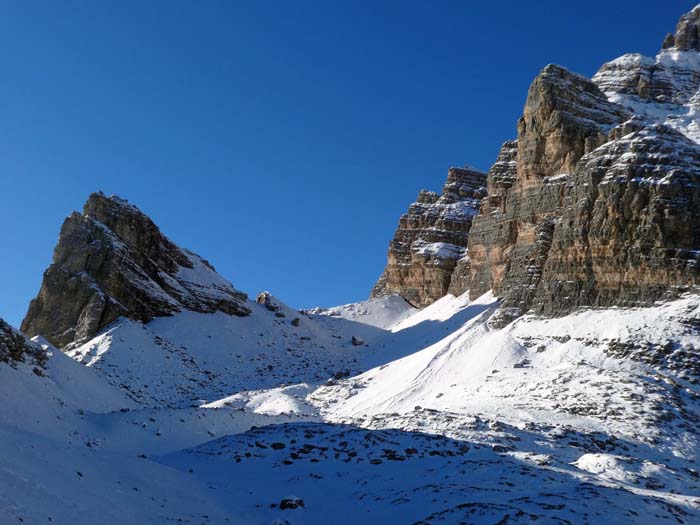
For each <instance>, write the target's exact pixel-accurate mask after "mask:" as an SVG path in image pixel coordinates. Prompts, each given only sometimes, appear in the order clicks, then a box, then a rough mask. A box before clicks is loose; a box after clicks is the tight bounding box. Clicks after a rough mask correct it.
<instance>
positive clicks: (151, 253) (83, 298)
mask: <svg viewBox="0 0 700 525" xmlns="http://www.w3.org/2000/svg"><path fill="white" fill-rule="evenodd" d="M245 300H246V296H245V294H243V293H241V292H238V291H237V290H235V289H234V288H233V286H231V284H230V283H229V282H228V281H226V280H225V279H223V278H222V277H221V276H219V275H218V274H217V273H216V271H215V270H214V268H213V267H212V266H211V265H210V264H209V263H208V262H207V261H206V260H204V259H202V258H201V257H199V256H198V255H196V254H194V253H192V252H190V251H187V250H184V249H182V248H179V247H177V246H176V245H175V244H173V243H172V242H171V241H170V240H169V239H168V238H167V237H165V236H164V235H163V234H162V233H161V231H160V230H159V229H158V227H157V226H156V225H155V224H154V223H153V221H152V220H151V219H149V218H148V217H147V216H146V215H145V214H143V213H142V212H141V211H140V210H139V209H138V208H136V207H135V206H133V205H131V204H129V203H128V202H127V201H125V200H122V199H120V198H118V197H114V196H112V197H107V196H105V195H103V194H102V193H94V194H92V195H90V197H89V199H88V201H87V202H86V204H85V207H84V209H83V213H82V214H81V213H77V212H74V213H73V214H72V215H70V216H69V217H68V218H67V219H66V220H65V222H64V223H63V226H62V228H61V233H60V236H59V240H58V244H57V245H56V248H55V250H54V257H53V262H52V264H51V266H50V267H49V268H48V269H47V270H46V272H45V273H44V279H43V282H42V285H41V289H40V290H39V294H38V295H37V297H36V298H35V299H34V300H32V302H31V304H30V306H29V311H28V312H27V315H26V317H25V319H24V321H23V322H22V331H23V332H24V333H26V334H28V335H30V336H34V335H41V336H43V337H45V338H46V339H47V340H48V341H49V342H51V343H52V344H54V345H55V346H59V347H63V346H66V345H70V344H72V343H78V342H81V341H84V340H87V339H89V338H91V337H93V336H94V335H96V334H97V333H99V331H100V330H102V329H103V328H104V327H105V326H107V325H108V324H110V323H111V322H113V321H114V320H116V319H117V318H119V317H120V316H124V317H128V318H130V319H135V320H139V321H144V322H145V321H149V320H151V319H153V318H154V317H161V316H168V315H172V314H173V313H175V312H178V311H181V310H185V309H186V310H193V311H197V312H215V311H222V312H225V313H228V314H231V315H239V316H240V315H247V314H249V313H250V310H249V309H248V308H247V307H246V305H245Z"/></svg>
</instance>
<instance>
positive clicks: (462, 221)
mask: <svg viewBox="0 0 700 525" xmlns="http://www.w3.org/2000/svg"><path fill="white" fill-rule="evenodd" d="M485 185H486V175H485V174H484V173H481V172H478V171H475V170H473V169H470V168H450V170H449V171H448V175H447V182H446V183H445V185H444V187H443V191H442V195H438V194H437V193H435V192H429V191H425V190H423V191H421V192H420V194H419V195H418V199H417V200H416V202H414V203H413V204H411V206H410V207H409V209H408V212H407V213H406V214H405V215H403V216H402V217H401V219H400V221H399V227H398V229H397V230H396V233H395V234H394V239H393V240H392V241H391V243H390V245H389V255H388V262H387V265H386V268H385V270H384V273H383V274H382V276H381V277H380V278H379V281H377V283H376V285H375V286H374V288H373V290H372V294H371V296H372V297H378V296H384V295H391V294H398V295H400V296H401V297H403V298H404V299H405V300H406V301H408V302H409V303H411V304H412V305H414V306H419V307H422V306H427V305H428V304H430V303H432V302H433V301H435V300H437V299H439V298H440V297H442V296H443V295H445V294H446V293H447V292H448V290H449V289H450V288H451V281H452V275H453V272H454V270H455V268H456V267H457V266H458V262H459V265H460V268H461V270H460V272H461V273H462V275H464V274H465V271H464V269H463V268H464V266H465V265H468V261H467V260H466V259H465V257H466V247H467V240H468V237H469V229H470V227H471V223H472V219H473V217H474V216H475V215H476V214H477V212H478V208H479V203H480V201H481V199H482V198H483V197H484V195H485V194H486V189H485ZM460 261H461V262H460ZM463 286H464V281H463V280H462V281H461V282H460V281H459V280H458V279H457V280H455V284H454V287H453V289H457V288H460V287H463Z"/></svg>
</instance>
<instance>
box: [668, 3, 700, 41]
mask: <svg viewBox="0 0 700 525" xmlns="http://www.w3.org/2000/svg"><path fill="white" fill-rule="evenodd" d="M663 48H664V49H669V48H675V49H679V50H681V51H700V6H697V7H695V8H693V10H692V11H690V12H689V13H686V14H685V15H683V16H682V17H681V19H680V20H679V21H678V24H677V25H676V32H675V34H673V35H672V34H670V33H669V34H668V35H666V38H665V39H664V44H663Z"/></svg>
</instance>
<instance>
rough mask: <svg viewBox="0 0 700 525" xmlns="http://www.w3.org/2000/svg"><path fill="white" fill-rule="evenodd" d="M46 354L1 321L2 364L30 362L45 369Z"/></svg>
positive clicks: (0, 352) (0, 354) (0, 360)
mask: <svg viewBox="0 0 700 525" xmlns="http://www.w3.org/2000/svg"><path fill="white" fill-rule="evenodd" d="M46 359H47V356H46V352H44V350H43V349H42V348H41V347H40V346H39V345H36V344H34V343H32V342H31V341H29V340H28V339H27V338H26V337H24V336H23V335H22V334H20V333H19V332H17V331H16V330H15V329H13V328H12V327H11V326H10V325H8V324H7V323H6V322H5V321H3V320H2V319H0V363H9V364H12V365H14V364H16V363H24V362H30V363H33V364H36V365H37V366H41V367H43V366H44V365H45V364H46Z"/></svg>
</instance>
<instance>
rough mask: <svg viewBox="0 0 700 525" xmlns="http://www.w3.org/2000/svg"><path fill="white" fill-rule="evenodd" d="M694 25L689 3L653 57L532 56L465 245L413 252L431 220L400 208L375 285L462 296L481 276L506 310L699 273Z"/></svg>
mask: <svg viewBox="0 0 700 525" xmlns="http://www.w3.org/2000/svg"><path fill="white" fill-rule="evenodd" d="M699 27H700V7H696V8H694V9H693V10H692V11H690V12H689V13H688V14H686V15H684V16H683V17H681V20H680V21H679V23H678V26H677V29H676V33H675V35H673V36H672V37H667V38H666V41H665V42H664V46H663V49H662V50H661V51H660V52H659V54H658V55H657V56H656V57H654V58H649V57H644V56H642V55H637V54H630V55H624V56H622V57H620V58H618V59H616V60H613V61H611V62H609V63H607V64H604V65H603V66H602V67H601V68H600V70H599V71H598V73H596V74H595V75H594V76H593V78H592V79H588V78H585V77H583V76H581V75H578V74H575V73H572V72H570V71H568V70H567V69H565V68H563V67H561V66H557V65H548V66H546V67H545V68H544V69H543V70H542V71H541V73H540V74H539V75H538V76H537V77H536V78H535V80H534V81H533V82H532V84H531V86H530V89H529V91H528V94H527V99H526V101H525V106H524V109H523V114H522V117H521V118H520V120H519V121H518V124H517V139H516V140H513V141H508V142H506V143H505V144H504V146H503V148H502V150H501V153H500V154H499V156H498V159H497V160H496V163H495V164H494V166H493V167H492V168H491V170H489V175H488V178H487V180H486V184H485V185H486V198H484V199H483V200H482V201H481V204H480V208H479V211H478V213H476V209H474V214H473V216H469V218H468V220H464V221H463V228H462V229H461V233H460V235H461V237H460V238H461V239H464V240H466V241H467V242H466V247H463V248H459V249H458V250H453V251H452V252H451V253H450V257H451V258H447V259H445V258H442V259H439V261H438V262H436V261H437V260H436V259H435V258H432V259H427V262H426V259H425V257H424V258H423V259H420V258H418V257H416V255H415V254H420V253H423V252H424V251H425V249H424V248H423V246H424V244H425V242H424V240H423V238H424V237H431V236H435V235H436V234H437V233H439V232H440V231H441V230H443V229H444V228H442V227H440V225H439V224H433V223H429V224H426V225H425V226H424V228H425V230H426V231H425V232H423V233H421V234H420V235H417V234H415V233H413V234H411V235H409V232H415V231H416V226H414V224H416V223H417V221H415V220H414V221H410V218H411V217H412V216H414V215H416V213H415V212H414V213H412V211H409V214H407V215H405V216H404V217H402V218H401V225H400V227H399V230H398V231H397V235H396V237H395V239H394V241H392V243H391V248H390V251H389V264H388V265H387V268H386V270H385V271H384V274H383V276H382V278H381V279H380V281H379V283H378V284H377V287H375V294H376V292H377V291H381V290H383V289H387V288H388V289H390V290H391V291H393V292H395V293H399V294H401V295H402V296H403V297H404V298H406V299H407V300H409V301H414V302H415V300H416V298H420V299H421V300H420V302H419V303H418V304H420V305H421V306H425V305H426V304H429V303H430V302H432V301H434V300H436V299H438V298H439V297H440V296H441V295H444V293H446V292H447V291H448V288H447V287H446V286H445V285H444V283H450V282H452V283H460V285H459V286H456V287H453V289H454V291H457V292H458V291H463V290H465V289H469V291H470V296H471V297H472V299H475V298H477V297H479V296H480V295H482V294H483V293H485V292H487V291H489V290H493V291H494V293H495V295H496V296H498V297H499V298H501V299H502V307H501V312H500V314H499V317H498V318H499V319H500V321H499V322H500V323H501V324H507V323H508V322H509V321H510V320H512V319H514V318H517V317H519V316H520V315H522V314H524V313H526V312H528V311H533V312H535V313H538V314H544V315H548V316H560V315H565V314H568V313H570V312H572V311H574V310H575V309H577V308H579V307H605V306H643V305H650V304H653V303H654V301H656V300H659V299H668V298H671V297H677V296H678V295H679V294H681V293H682V292H684V291H687V290H689V289H693V288H694V287H696V286H698V285H700V214H699V213H698V211H697V210H698V209H700V131H699V130H700V53H698V50H700V40H699V37H698V28H699ZM421 205H422V206H424V207H425V206H426V205H425V204H421V203H420V202H419V203H416V204H414V205H412V206H411V210H414V209H418V207H419V206H421ZM452 242H454V241H452ZM456 244H457V245H459V243H458V242H457V243H456ZM460 246H461V245H460ZM465 248H466V249H465ZM411 254H413V255H412V256H409V255H411ZM455 259H458V260H459V263H458V264H457V263H456V262H455ZM444 260H447V261H449V262H450V264H449V265H448V264H445V263H444V262H443V261H444ZM395 268H396V269H395ZM436 271H440V272H442V274H441V277H440V279H441V282H442V283H443V285H442V287H441V288H439V287H438V288H439V289H441V290H442V294H440V293H435V289H436V286H435V277H434V275H435V273H436ZM396 275H400V276H403V275H408V276H411V279H410V286H406V285H404V286H403V287H401V286H397V285H396V284H395V283H393V282H392V278H393V281H397V278H396V277H395V276H396ZM404 281H406V279H404ZM391 284H393V286H389V285H391Z"/></svg>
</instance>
